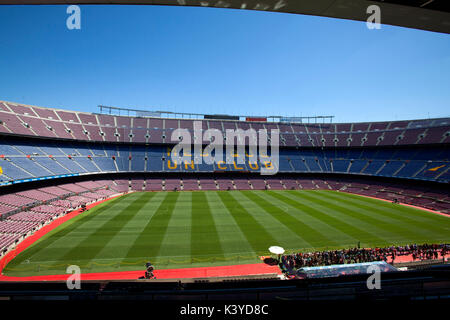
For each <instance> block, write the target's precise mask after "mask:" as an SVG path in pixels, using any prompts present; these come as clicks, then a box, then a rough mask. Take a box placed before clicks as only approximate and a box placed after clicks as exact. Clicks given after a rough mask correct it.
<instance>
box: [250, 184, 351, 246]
mask: <svg viewBox="0 0 450 320" xmlns="http://www.w3.org/2000/svg"><path fill="white" fill-rule="evenodd" d="M255 192H261V193H262V195H261V196H263V197H264V198H265V199H266V200H267V201H269V202H271V203H273V204H274V205H276V206H279V208H280V209H282V210H284V211H286V212H287V213H289V214H290V215H291V216H293V217H295V218H297V219H298V220H300V221H301V222H303V223H304V224H306V225H307V226H309V227H311V228H312V229H314V230H315V231H317V232H319V233H320V234H322V235H323V237H322V239H323V241H322V242H320V241H318V240H316V241H317V246H314V247H313V248H312V249H315V248H326V247H329V246H324V245H323V244H324V243H325V244H328V243H329V244H330V246H333V244H337V245H339V246H340V245H342V244H345V245H350V244H353V243H354V241H355V239H354V238H353V237H350V236H349V235H348V234H346V233H343V232H340V231H339V230H336V229H335V228H333V227H332V226H330V225H328V224H326V223H324V222H323V221H322V220H320V219H317V218H316V217H315V216H314V215H310V214H307V213H306V212H305V210H306V209H305V207H306V208H309V206H308V205H307V206H305V207H303V208H302V207H300V206H299V205H298V203H297V202H295V201H294V200H292V199H289V200H286V199H279V198H276V197H274V196H273V195H272V194H269V193H268V192H266V191H255Z"/></svg>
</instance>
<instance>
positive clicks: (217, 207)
mask: <svg viewBox="0 0 450 320" xmlns="http://www.w3.org/2000/svg"><path fill="white" fill-rule="evenodd" d="M218 193H219V192H218V191H207V192H205V195H206V199H207V200H208V203H209V207H210V210H211V215H212V217H213V219H214V221H215V224H216V228H217V233H218V235H219V239H220V243H221V245H222V250H223V253H224V256H236V255H237V254H243V255H245V256H254V257H256V256H257V255H256V252H254V251H253V249H252V247H251V245H250V243H248V241H247V239H246V238H245V235H244V234H243V233H242V231H241V229H240V228H239V226H238V225H237V223H236V221H235V220H234V219H233V216H232V215H231V213H230V212H229V211H228V208H227V207H226V206H225V205H224V204H223V202H222V200H220V197H219V195H218Z"/></svg>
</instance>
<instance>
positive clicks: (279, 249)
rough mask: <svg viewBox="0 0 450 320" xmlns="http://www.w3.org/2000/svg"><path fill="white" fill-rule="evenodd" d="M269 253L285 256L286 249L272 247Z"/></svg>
mask: <svg viewBox="0 0 450 320" xmlns="http://www.w3.org/2000/svg"><path fill="white" fill-rule="evenodd" d="M269 251H270V252H271V253H274V254H283V253H284V249H283V248H282V247H278V246H272V247H270V248H269Z"/></svg>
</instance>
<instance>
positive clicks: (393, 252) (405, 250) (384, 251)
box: [281, 244, 450, 269]
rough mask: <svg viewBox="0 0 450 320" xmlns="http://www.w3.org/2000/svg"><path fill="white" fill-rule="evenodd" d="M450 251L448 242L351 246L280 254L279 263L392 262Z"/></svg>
mask: <svg viewBox="0 0 450 320" xmlns="http://www.w3.org/2000/svg"><path fill="white" fill-rule="evenodd" d="M448 253H450V244H422V245H417V244H411V245H405V246H390V247H386V248H351V249H342V250H330V251H318V252H308V253H302V252H299V253H295V254H290V255H283V256H281V263H282V264H283V265H284V266H285V267H286V268H287V269H298V268H302V267H316V266H327V265H332V264H347V263H362V262H373V261H385V262H389V263H394V262H395V259H396V257H398V256H403V255H411V256H412V259H413V260H414V261H415V260H431V259H439V258H444V257H445V255H446V254H448Z"/></svg>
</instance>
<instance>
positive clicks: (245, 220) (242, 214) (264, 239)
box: [218, 191, 278, 254]
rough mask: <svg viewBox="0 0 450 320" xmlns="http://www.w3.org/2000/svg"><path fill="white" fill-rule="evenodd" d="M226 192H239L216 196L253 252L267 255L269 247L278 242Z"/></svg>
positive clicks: (222, 192)
mask: <svg viewBox="0 0 450 320" xmlns="http://www.w3.org/2000/svg"><path fill="white" fill-rule="evenodd" d="M228 192H239V191H218V195H219V197H220V199H221V200H222V202H223V204H224V205H225V206H226V207H227V208H228V211H229V212H230V214H231V215H232V216H233V218H234V220H235V221H236V223H237V225H238V226H239V228H240V229H241V231H242V233H243V234H244V235H245V238H246V239H247V241H248V243H250V245H251V247H252V248H253V251H254V252H255V253H257V254H262V253H267V248H268V247H269V246H273V245H278V241H276V240H275V239H274V238H273V237H272V235H271V234H270V233H269V232H267V231H266V229H265V228H264V227H263V226H262V225H261V224H259V222H258V221H256V219H255V218H254V217H253V216H252V215H251V214H250V213H248V211H247V210H246V209H245V208H244V207H243V206H241V204H240V203H239V202H237V201H236V200H235V199H234V198H233V197H232V196H231V195H230V194H228Z"/></svg>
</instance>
